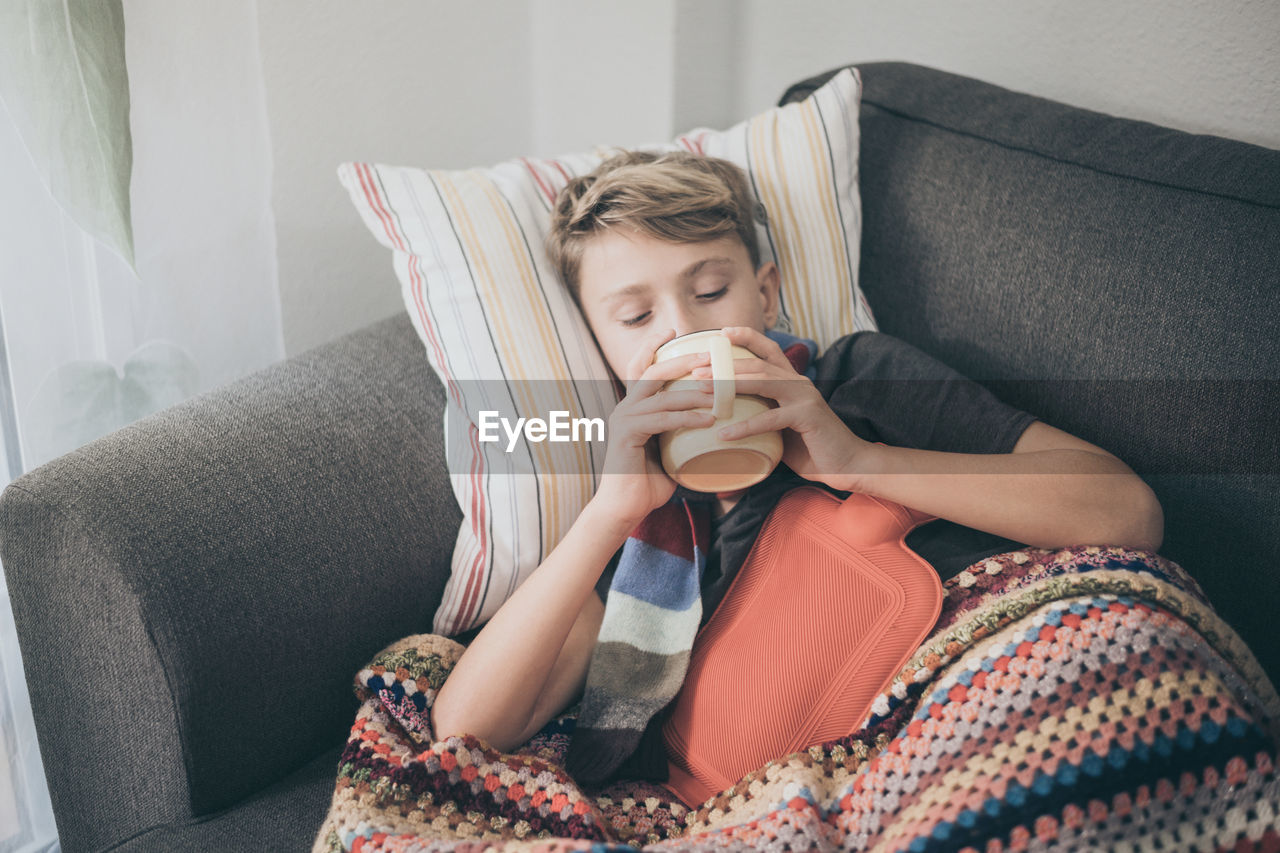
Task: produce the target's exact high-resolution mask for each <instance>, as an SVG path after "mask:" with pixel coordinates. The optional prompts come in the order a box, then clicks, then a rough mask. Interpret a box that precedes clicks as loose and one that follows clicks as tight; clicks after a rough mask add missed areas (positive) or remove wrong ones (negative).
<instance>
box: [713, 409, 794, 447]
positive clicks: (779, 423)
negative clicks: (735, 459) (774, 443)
mask: <svg viewBox="0 0 1280 853" xmlns="http://www.w3.org/2000/svg"><path fill="white" fill-rule="evenodd" d="M788 421H789V419H788V416H787V414H786V412H785V410H783V409H770V410H769V411H767V412H761V413H760V414H758V415H752V416H751V417H749V418H747V419H746V420H745V421H739V422H738V423H736V424H730V425H729V426H727V427H723V428H721V429H720V430H718V431H717V432H716V435H717V437H719V438H721V439H724V440H726V441H731V440H733V439H735V438H746V437H747V436H749V435H755V434H756V433H760V432H772V431H773V430H777V429H782V428H784V427H787V426H790V424H789V422H788Z"/></svg>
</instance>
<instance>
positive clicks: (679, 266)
mask: <svg viewBox="0 0 1280 853" xmlns="http://www.w3.org/2000/svg"><path fill="white" fill-rule="evenodd" d="M579 278H580V285H581V286H580V288H579V292H578V297H579V301H580V302H581V304H582V310H583V313H584V314H585V315H586V318H587V323H588V324H589V325H590V326H591V330H592V331H593V332H594V333H595V336H596V340H597V341H598V342H599V344H600V349H601V351H602V352H603V353H604V357H605V360H606V361H608V363H609V366H610V367H611V368H612V369H613V372H614V374H615V375H617V376H618V377H620V378H621V379H623V381H626V382H630V381H632V380H633V379H635V378H636V377H634V376H627V375H626V369H627V365H628V364H629V363H630V362H631V360H632V358H633V357H634V356H635V354H636V352H637V351H638V350H639V349H640V344H641V341H642V340H643V339H644V338H646V337H648V336H650V335H652V334H654V333H655V332H660V331H662V330H663V329H675V332H676V334H677V335H685V334H688V333H690V332H700V331H702V330H704V329H719V328H722V327H724V326H749V327H751V328H753V329H755V330H756V331H760V332H763V331H764V330H766V329H768V328H770V327H772V326H773V324H774V322H775V321H776V320H777V318H778V268H777V267H776V266H775V265H774V264H773V263H772V262H769V263H766V264H762V265H761V266H760V268H759V269H758V270H756V269H752V268H751V257H750V255H749V254H748V253H747V247H746V246H745V245H743V243H742V241H741V240H740V239H738V238H737V237H736V236H727V237H721V238H719V239H716V240H710V241H707V242H705V243H670V242H667V241H666V240H659V239H658V238H656V237H651V236H649V235H647V234H644V233H641V232H639V231H628V232H625V233H624V232H621V231H606V232H604V233H603V234H601V235H599V236H596V237H593V238H592V239H591V240H590V241H589V242H588V243H587V245H586V247H585V249H584V251H583V253H582V264H581V266H580V267H579Z"/></svg>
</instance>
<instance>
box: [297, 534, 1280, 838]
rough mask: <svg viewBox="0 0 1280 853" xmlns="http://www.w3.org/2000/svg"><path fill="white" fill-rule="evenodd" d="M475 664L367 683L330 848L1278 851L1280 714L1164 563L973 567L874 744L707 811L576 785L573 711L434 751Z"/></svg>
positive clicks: (400, 657) (1077, 556)
mask: <svg viewBox="0 0 1280 853" xmlns="http://www.w3.org/2000/svg"><path fill="white" fill-rule="evenodd" d="M460 653H461V647H460V646H458V645H457V644H456V643H454V642H453V641H451V640H448V639H446V638H443V637H437V636H431V635H421V636H416V637H410V638H407V639H405V640H403V641H401V642H399V643H397V644H395V645H393V646H391V647H390V648H388V649H386V650H385V651H383V652H382V653H380V654H379V655H378V656H377V657H376V658H375V660H374V661H373V662H372V663H371V664H370V665H369V666H368V667H367V668H365V669H363V670H361V671H360V673H359V674H358V675H357V677H356V687H357V693H358V694H359V695H360V696H361V698H362V699H363V705H362V707H361V708H360V710H359V712H358V714H357V717H356V720H355V724H354V725H353V726H352V728H351V735H350V738H349V740H348V742H347V746H346V749H345V751H344V753H343V755H342V758H341V762H340V766H339V768H338V778H337V784H336V787H335V790H334V795H333V801H332V805H331V807H330V811H329V814H328V817H327V818H326V820H325V822H324V824H323V826H322V827H321V829H320V831H319V834H318V835H317V837H316V839H315V843H314V848H313V849H314V850H315V851H323V853H337V851H352V853H355V852H356V851H360V853H371V851H387V853H392V851H395V853H426V851H457V853H464V851H465V853H470V851H479V850H488V849H502V850H508V849H509V850H529V851H534V850H537V851H544V850H545V851H558V850H565V851H568V850H588V849H589V850H593V851H595V850H637V849H640V848H644V849H646V850H653V851H660V850H667V849H673V850H674V849H679V850H703V849H707V850H710V849H747V848H751V849H757V848H759V849H790V850H810V849H812V850H836V849H840V850H845V849H848V850H877V851H890V850H908V851H931V850H965V851H969V850H973V851H1003V850H1017V849H1027V848H1029V847H1030V848H1035V849H1066V850H1079V849H1099V848H1112V847H1126V846H1128V844H1129V843H1133V844H1135V846H1138V847H1142V848H1143V849H1149V848H1154V849H1178V850H1190V849H1203V850H1233V851H1238V850H1272V851H1274V850H1280V832H1277V829H1276V826H1277V824H1280V779H1277V770H1276V762H1277V760H1278V759H1280V755H1278V754H1277V750H1278V747H1280V698H1277V695H1276V691H1275V688H1274V687H1273V686H1272V684H1271V683H1270V681H1268V679H1267V677H1266V676H1265V674H1264V673H1263V672H1262V671H1261V669H1260V667H1259V666H1258V664H1257V661H1256V660H1255V659H1254V657H1253V655H1252V654H1251V653H1250V652H1249V650H1248V649H1247V648H1246V647H1245V646H1244V645H1243V644H1242V643H1241V641H1240V639H1239V638H1238V637H1237V635H1236V634H1235V632H1234V631H1232V630H1231V629H1230V628H1229V627H1228V626H1227V625H1226V624H1225V623H1223V622H1222V620H1221V619H1220V618H1219V617H1218V616H1217V615H1216V614H1215V613H1214V612H1213V610H1212V608H1210V607H1209V605H1208V603H1207V601H1206V600H1205V598H1204V596H1203V594H1202V593H1201V591H1200V589H1199V588H1198V586H1197V585H1196V583H1195V582H1194V581H1193V580H1192V579H1191V578H1190V576H1188V575H1187V574H1186V573H1185V572H1184V571H1183V570H1182V569H1181V568H1180V567H1179V566H1177V565H1176V564H1174V563H1172V562H1170V561H1168V560H1165V559H1164V558H1162V557H1159V556H1156V555H1153V554H1148V553H1142V552H1136V551H1131V550H1126V549H1118V548H1073V549H1065V550H1059V551H1045V550H1039V549H1024V550H1019V551H1013V552H1009V553H1007V554H1002V555H1000V556H997V557H994V558H992V559H990V560H987V561H985V562H983V563H980V564H977V565H974V566H971V567H970V568H968V569H967V570H965V571H964V572H962V573H961V574H959V575H957V576H956V577H954V578H952V579H951V580H949V581H948V582H947V583H946V584H945V599H944V603H943V610H942V614H941V616H940V618H939V621H938V623H937V626H936V628H935V630H934V632H933V633H932V635H931V636H930V638H929V639H928V640H927V641H926V642H925V643H924V644H923V645H922V646H921V648H920V649H919V650H918V651H917V652H916V654H915V655H914V656H913V657H912V658H911V660H909V661H908V663H907V665H906V667H905V668H904V669H903V670H902V672H901V673H900V674H899V675H898V677H897V678H895V679H894V681H893V682H892V684H891V686H890V688H889V689H888V690H887V691H886V692H885V693H883V694H882V695H881V696H880V697H878V699H877V700H876V702H875V705H874V706H873V709H872V713H871V715H870V717H869V718H868V719H867V720H866V721H865V722H864V723H863V724H862V726H861V727H860V728H859V729H858V730H857V731H854V732H850V733H849V735H848V736H847V737H843V738H841V739H839V740H836V741H832V742H829V743H825V744H822V745H820V746H815V747H812V748H810V749H809V750H807V751H805V752H800V753H796V754H793V755H788V756H779V757H778V759H777V760H775V761H772V762H770V763H769V764H767V765H765V766H764V767H761V768H760V769H758V770H756V771H754V772H753V773H750V774H749V775H747V776H746V777H744V778H743V779H742V780H741V781H740V782H738V784H737V785H735V786H734V787H733V788H731V789H729V790H726V791H724V792H722V793H721V794H719V795H717V796H715V797H713V798H711V799H709V800H708V801H707V802H705V803H695V804H688V805H686V804H684V803H680V802H675V801H673V799H672V798H671V796H670V795H669V794H668V793H666V791H665V789H663V788H661V787H659V786H655V785H650V784H643V783H615V784H613V785H611V786H609V787H607V788H605V789H602V790H588V789H584V788H582V787H580V786H578V785H577V784H575V782H574V780H573V779H572V778H570V776H569V775H568V774H567V773H565V771H564V770H563V766H562V761H563V757H564V754H565V748H566V746H567V744H568V741H569V734H570V733H571V731H572V725H573V719H572V716H571V715H566V716H565V717H562V718H561V719H559V720H556V721H553V723H552V724H550V725H549V726H548V727H547V728H546V729H544V730H543V731H542V732H541V733H540V734H539V735H538V736H536V737H535V738H534V739H533V740H532V741H530V743H528V744H527V745H525V746H524V747H523V748H521V749H520V750H518V751H517V752H515V753H513V754H504V753H500V752H498V751H496V750H493V749H491V748H490V747H489V746H488V745H487V744H486V743H484V742H483V741H482V740H480V739H478V738H475V737H470V736H468V737H451V738H448V739H446V740H444V741H441V742H434V739H433V738H432V736H431V732H430V728H429V726H428V725H427V717H426V715H425V711H426V709H427V708H428V707H429V706H430V702H431V701H432V699H433V698H434V696H435V692H436V690H437V689H438V688H439V687H440V685H441V684H442V683H443V681H444V679H445V678H446V677H447V675H448V673H449V670H450V668H451V666H452V664H453V663H454V662H455V661H456V660H457V657H458V655H459V654H460Z"/></svg>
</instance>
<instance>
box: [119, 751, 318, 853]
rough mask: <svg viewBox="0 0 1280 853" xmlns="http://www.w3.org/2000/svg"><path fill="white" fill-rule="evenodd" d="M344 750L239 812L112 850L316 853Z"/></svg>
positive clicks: (157, 830) (141, 836) (156, 831)
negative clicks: (318, 831) (313, 851)
mask: <svg viewBox="0 0 1280 853" xmlns="http://www.w3.org/2000/svg"><path fill="white" fill-rule="evenodd" d="M341 752H342V750H341V749H340V748H335V749H331V750H329V751H327V752H325V753H324V754H323V755H321V756H320V757H319V758H316V759H315V760H314V761H312V762H311V763H310V764H308V765H306V766H305V767H303V768H301V769H300V770H298V771H296V772H295V773H293V774H291V775H289V776H287V777H285V778H284V779H282V780H281V781H279V782H277V783H276V784H275V785H272V786H271V787H270V788H268V789H267V790H265V791H262V792H261V793H259V794H257V795H255V796H253V797H252V798H250V799H249V800H247V801H245V802H243V803H240V804H238V805H237V806H235V807H234V808H231V809H228V810H226V811H223V812H219V813H217V814H213V815H209V816H207V817H202V818H198V819H194V820H190V821H186V822H183V823H174V824H167V825H164V826H154V827H151V828H150V829H146V830H143V831H142V832H140V833H138V834H137V835H135V836H133V837H132V838H129V839H127V840H125V841H123V842H121V843H120V844H118V845H116V846H114V847H111V848H110V849H111V850H112V851H119V853H149V851H154V853H209V851H212V850H271V851H276V853H286V851H290V850H296V851H297V853H305V851H308V850H310V849H311V845H312V841H313V840H314V838H315V830H316V828H317V827H319V826H320V824H321V823H322V822H323V821H324V816H325V811H326V810H327V809H328V808H329V801H330V800H331V799H332V798H333V786H334V779H335V777H336V775H337V771H338V758H339V756H340V754H341Z"/></svg>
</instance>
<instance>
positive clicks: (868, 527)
mask: <svg viewBox="0 0 1280 853" xmlns="http://www.w3.org/2000/svg"><path fill="white" fill-rule="evenodd" d="M930 520H932V516H927V515H924V514H923V513H919V512H916V511H914V510H910V509H908V508H906V507H903V506H901V505H899V504H896V503H892V502H890V501H882V500H879V499H877V498H873V497H869V496H867V495H859V494H854V495H850V496H849V497H848V498H845V499H841V498H840V497H838V496H836V495H833V494H831V493H829V492H827V491H824V490H823V489H820V488H818V487H816V486H802V487H799V488H796V489H792V490H791V491H789V492H787V493H786V494H785V495H783V497H782V499H781V500H780V501H779V502H778V505H777V506H776V507H774V509H773V511H772V512H771V513H770V514H769V517H768V518H767V519H766V520H765V523H764V526H763V527H762V528H761V530H760V533H759V535H758V537H757V539H756V541H755V544H754V545H753V546H752V548H751V551H750V553H749V554H748V555H747V558H746V561H745V562H744V564H743V566H742V568H741V569H740V570H739V572H738V575H737V577H735V578H734V580H733V583H732V584H731V585H730V587H729V590H728V592H727V593H726V595H725V597H724V600H723V601H722V602H721V604H720V606H719V607H718V608H717V609H716V612H715V613H714V614H713V615H712V616H711V619H710V620H709V621H708V622H707V624H706V625H705V626H704V627H703V628H702V629H701V630H700V631H699V633H698V635H697V638H696V639H695V640H694V644H693V650H692V653H691V658H690V661H689V669H688V672H687V674H686V675H685V680H684V683H683V685H682V687H681V689H680V692H679V694H678V695H677V696H676V698H675V700H674V707H673V709H672V713H671V714H670V715H669V716H668V719H667V720H666V722H665V724H664V725H663V728H662V734H663V740H664V742H665V745H666V750H667V756H668V761H669V770H670V779H669V781H668V783H667V786H668V787H669V788H671V789H672V790H673V791H674V792H675V793H676V794H677V795H678V796H679V797H680V798H681V799H682V800H684V801H685V802H686V803H689V804H698V803H701V802H703V801H704V800H706V799H707V798H708V797H710V796H712V795H713V794H716V793H718V792H719V791H722V790H724V789H725V788H728V787H730V786H732V785H734V784H735V783H736V782H737V781H738V780H739V779H740V778H742V776H744V775H745V774H747V773H749V772H751V771H752V770H755V769H757V768H759V767H761V766H763V765H764V764H766V763H767V762H769V761H770V760H772V759H775V758H780V757H782V756H784V755H788V754H790V753H792V752H796V751H798V750H802V749H805V748H807V747H810V746H814V745H817V744H820V743H823V742H826V741H829V740H834V739H837V738H840V737H843V736H845V735H847V734H849V733H851V732H853V731H855V730H856V729H857V728H858V726H859V725H861V723H862V722H863V720H865V719H866V717H867V715H868V713H869V711H870V709H871V703H872V702H873V701H874V699H875V697H876V696H877V695H879V694H880V693H881V692H882V691H883V690H884V689H885V688H887V687H888V685H889V682H890V681H891V680H892V679H893V677H894V676H895V675H897V674H898V672H899V671H900V670H901V668H902V666H903V664H905V663H906V661H907V659H908V658H909V657H910V656H911V654H912V652H914V651H915V650H916V649H917V648H918V647H919V645H920V643H921V642H922V641H923V640H924V639H925V637H927V636H928V634H929V632H930V630H931V629H932V628H933V626H934V623H935V622H936V621H937V618H938V614H939V612H940V611H941V609H942V585H941V583H940V582H939V580H938V575H937V572H935V571H934V569H933V567H932V566H930V565H929V564H928V563H927V562H925V561H924V560H923V559H922V558H920V557H919V556H918V555H916V554H915V553H914V552H912V551H911V550H910V549H909V548H907V546H906V544H905V543H904V541H903V540H904V539H905V537H906V535H907V533H908V532H910V531H911V530H912V529H913V528H914V527H916V526H918V525H920V524H922V523H924V522H926V521H930Z"/></svg>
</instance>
